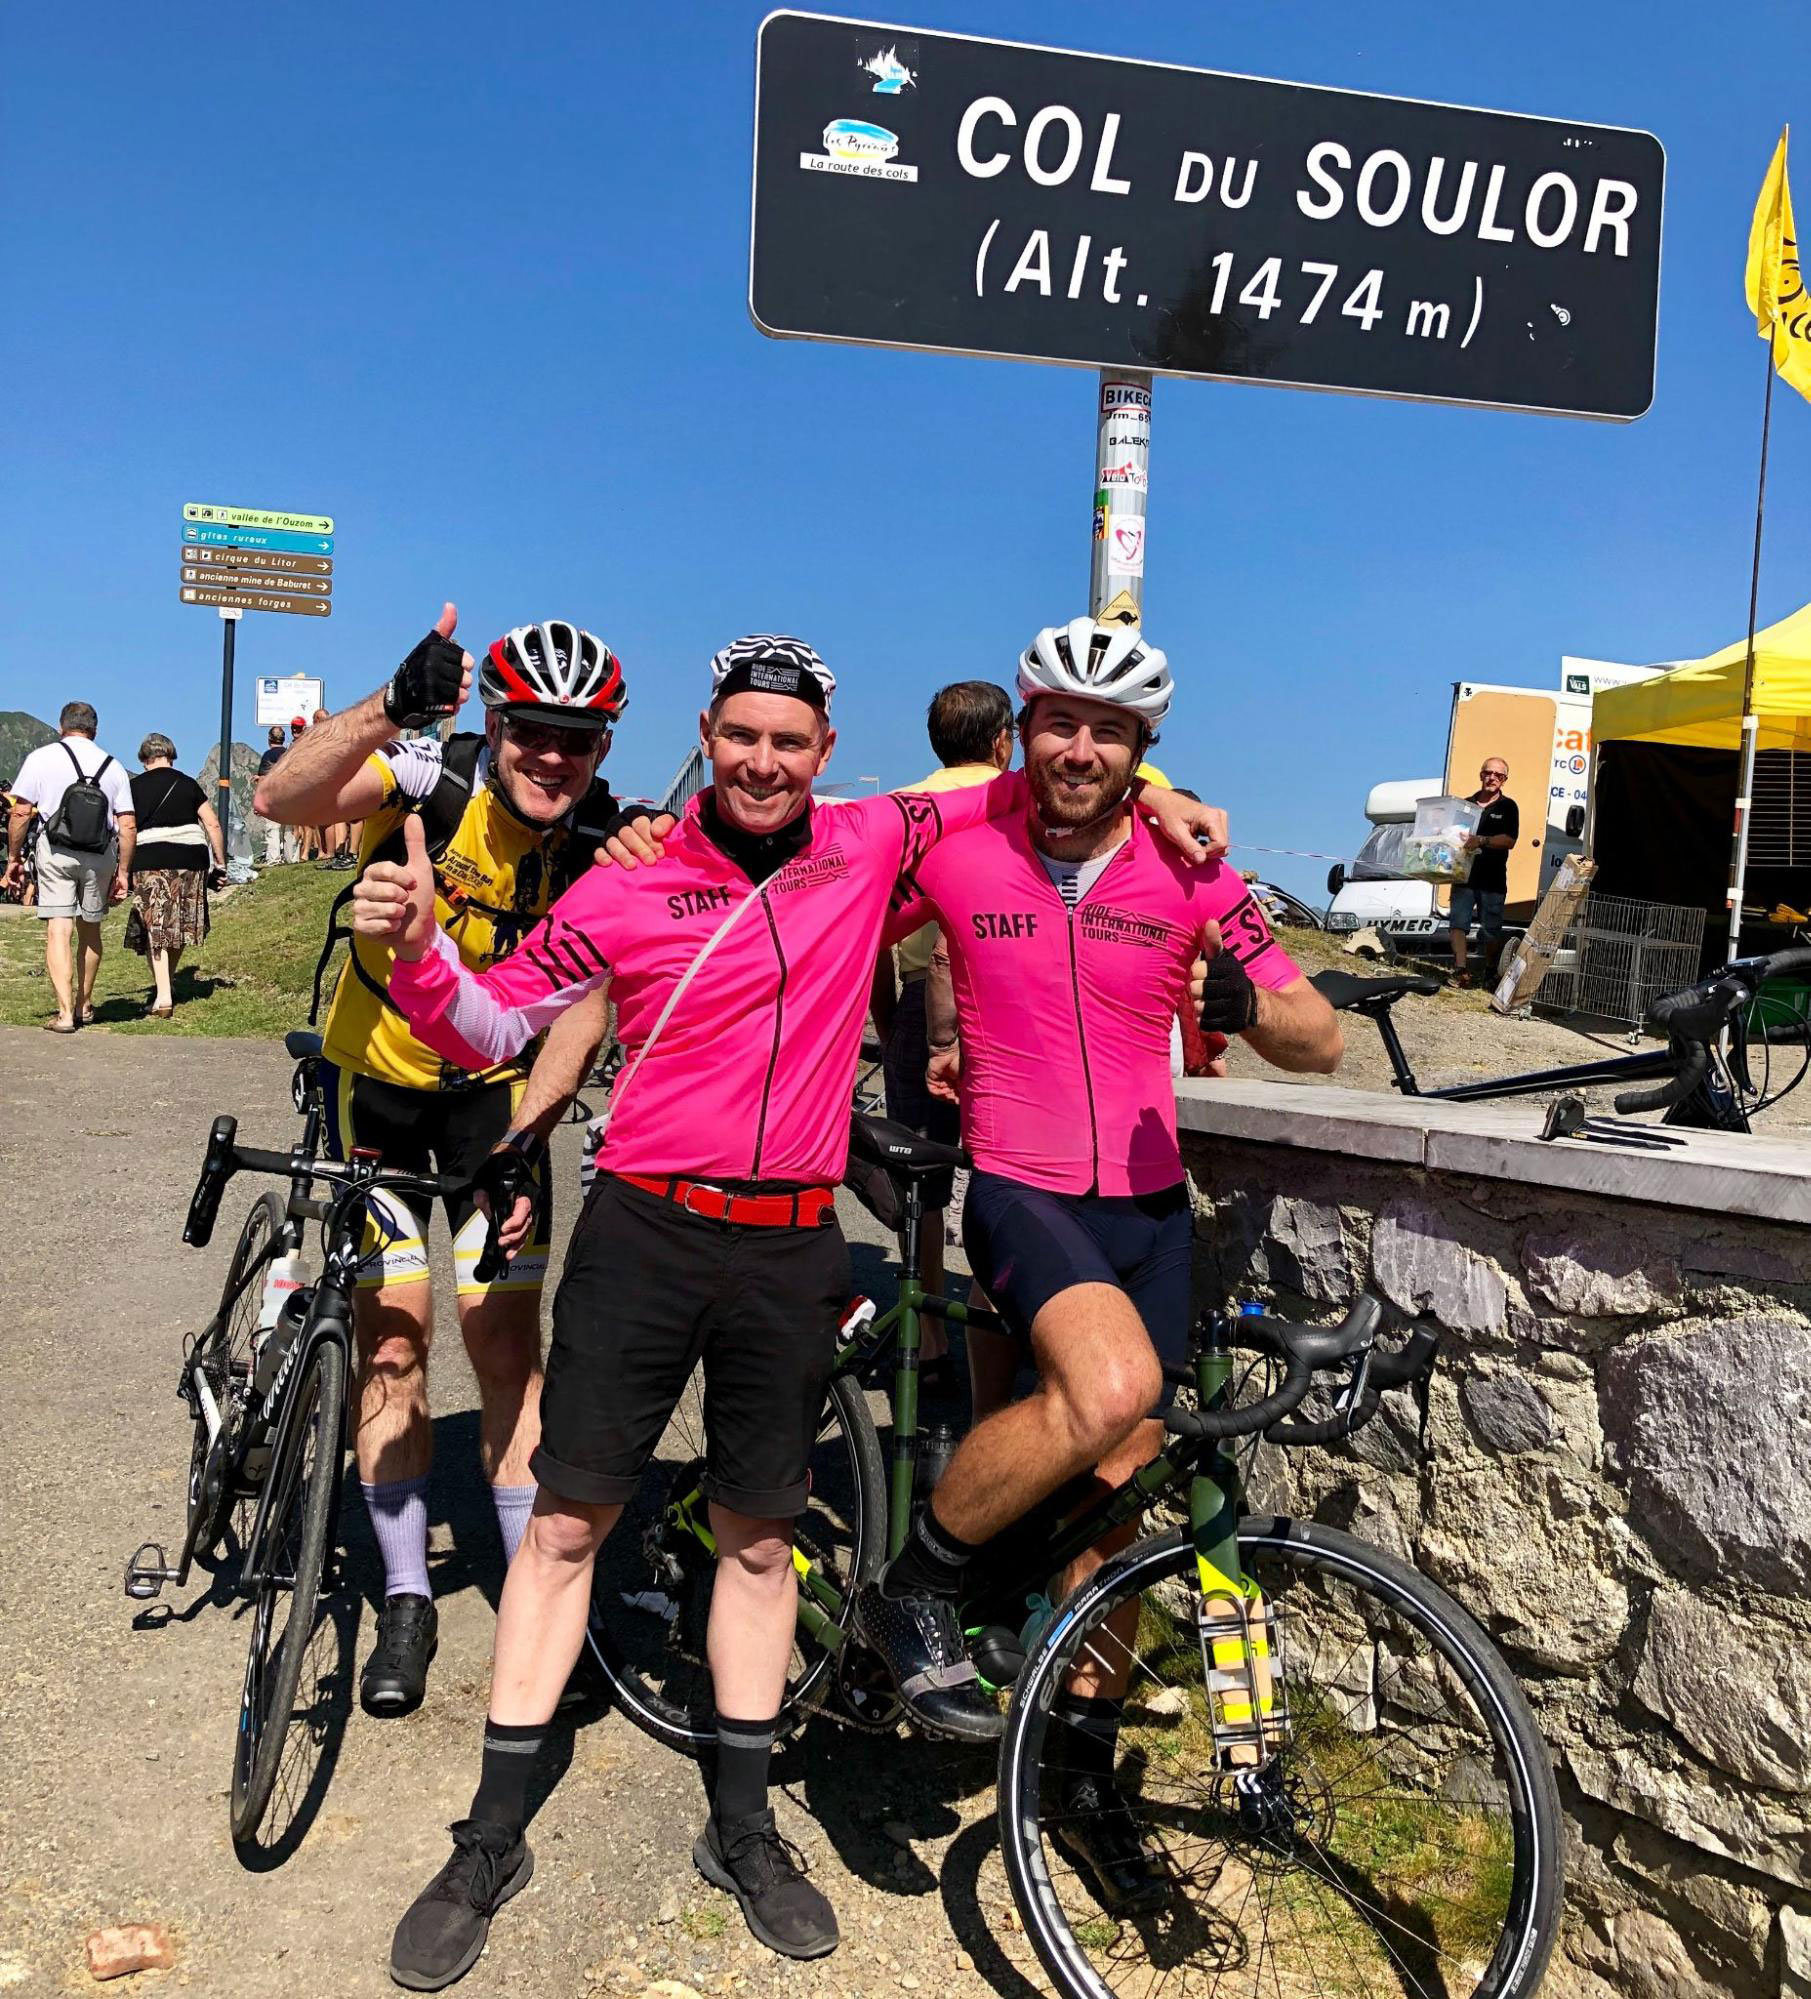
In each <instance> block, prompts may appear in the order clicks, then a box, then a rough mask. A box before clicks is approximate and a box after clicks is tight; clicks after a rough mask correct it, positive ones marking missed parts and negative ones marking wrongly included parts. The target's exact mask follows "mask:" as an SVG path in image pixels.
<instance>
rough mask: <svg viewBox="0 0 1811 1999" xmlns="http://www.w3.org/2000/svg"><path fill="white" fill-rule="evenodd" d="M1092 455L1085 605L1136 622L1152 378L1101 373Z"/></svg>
mask: <svg viewBox="0 0 1811 1999" xmlns="http://www.w3.org/2000/svg"><path fill="white" fill-rule="evenodd" d="M1096 446H1097V448H1096V451H1095V457H1094V465H1095V473H1094V562H1093V568H1092V571H1091V573H1090V576H1089V588H1088V607H1089V610H1090V612H1091V614H1092V615H1093V616H1094V617H1095V618H1096V619H1098V620H1101V621H1103V622H1106V623H1109V624H1121V625H1135V624H1137V623H1138V622H1139V621H1140V619H1141V618H1142V616H1143V613H1144V540H1145V512H1146V507H1147V504H1148V501H1149V497H1150V476H1151V378H1150V376H1149V375H1146V374H1140V373H1139V372H1138V371H1137V370H1135V369H1130V368H1103V369H1102V370H1101V371H1100V422H1099V428H1098V433H1097V437H1096Z"/></svg>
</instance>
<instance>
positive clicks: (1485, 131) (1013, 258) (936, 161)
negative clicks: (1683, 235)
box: [749, 13, 1665, 621]
mask: <svg viewBox="0 0 1811 1999" xmlns="http://www.w3.org/2000/svg"><path fill="white" fill-rule="evenodd" d="M1664 176H1665V156H1664V154H1663V152H1662V149H1661V146H1660V142H1659V141H1658V140H1657V139H1655V138H1654V137H1653V135H1652V134H1651V133H1647V132H1638V131H1629V130H1626V129H1624V128H1622V127H1617V126H1604V125H1588V124H1581V123H1576V122H1568V121H1565V120H1559V119H1551V118H1535V117H1528V116H1523V115H1519V114H1512V113H1507V112H1496V111H1477V110H1468V109H1465V108H1463V107H1459V106H1455V105H1446V104H1430V103H1422V102H1418V101H1415V100H1412V99H1408V98H1398V97H1381V96H1374V95H1371V94H1369V93H1366V92H1360V91H1349V90H1328V89H1320V88H1315V87H1311V86H1308V85H1303V84H1292V83H1277V82H1271V81H1267V80H1264V79H1261V78H1257V77H1242V76H1227V75H1222V74H1219V73H1216V72H1213V71H1207V70H1192V69H1182V68H1178V67H1175V66H1173V65H1169V64H1163V63H1147V62H1130V61H1126V60H1123V59H1121V58H1119V57H1114V56H1094V55H1077V54H1072V53H1068V52H1065V51H1062V50H1057V49H1044V48H1032V47H1027V46H1025V45H1023V44H1020V43H1009V42H992V41H982V40H978V39H976V38H974V37H972V36H965V35H951V34H931V33H924V32H921V31H919V30H917V29H913V28H901V27H894V26H888V25H885V24H880V23H870V22H861V21H846V20H835V19H830V18H828V17H825V16H821V15H808V14H795V13H777V14H771V15H769V16H768V18H767V19H766V20H765V21H764V22H763V23H762V25H761V29H760V33H759V37H758V41H757V51H756V89H755V153H754V201H753V221H752V231H751V240H750V255H749V310H750V312H751V313H752V315H753V317H754V320H755V324H756V325H757V326H758V327H759V328H760V329H761V331H762V332H764V333H768V334H772V335H774V336H776V337H780V338H797V339H812V340H838V341H853V342H858V343H863V344H867V345H872V346H890V347H911V348H919V349H924V350H927V351H933V352H942V353H955V354H971V355H993V356H998V357H1001V358H1004V359H1012V360H1021V361H1047V362H1055V363H1058V364H1064V365H1068V366H1073V367H1084V368H1090V369H1094V370H1097V371H1098V372H1099V377H1100V388H1101V402H1100V409H1099V436H1098V442H1099V446H1100V451H1099V456H1098V458H1097V461H1096V480H1095V485H1094V538H1093V543H1092V553H1093V595H1094V602H1095V609H1096V614H1097V615H1102V616H1110V617H1111V616H1119V617H1125V618H1128V619H1129V620H1132V621H1136V619H1137V618H1138V616H1139V611H1140V606H1141V603H1142V598H1143V585H1144V575H1145V569H1146V547H1145V518H1146V512H1147V501H1148V493H1149V454H1150V415H1151V408H1150V404H1151V384H1152V379H1153V377H1154V376H1158V375H1178V376H1186V377H1192V378H1196V379H1205V380H1211V381H1236V382H1252V383H1260V384H1267V385H1269V386H1272V387H1279V388H1297V389H1329V390H1337V391H1341V392H1344V393H1347V394H1353V395H1371V396H1389V397H1396V398H1403V399H1408V400H1413V401H1430V402H1453V403H1462V404H1467V405H1470V406H1472V407H1475V408H1488V409H1507V410H1526V411H1533V412H1538V413H1542V414H1547V415H1556V416H1578V417H1595V418H1599V419H1602V420H1605V421H1608V422H1616V423H1626V422H1629V421H1631V420H1632V419H1634V418H1636V417H1639V416H1640V415H1642V414H1643V413H1644V412H1645V410H1646V409H1647V407H1648V405H1649V404H1650V402H1651V401H1652V399H1653V387H1654V350H1655V331H1656V323H1657V317H1658V311H1659V286H1660V220H1661V203H1662V195H1663V184H1664ZM1115 522H1117V523H1118V525H1117V526H1115V525H1114V523H1115Z"/></svg>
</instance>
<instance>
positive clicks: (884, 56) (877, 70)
mask: <svg viewBox="0 0 1811 1999" xmlns="http://www.w3.org/2000/svg"><path fill="white" fill-rule="evenodd" d="M862 68H863V69H865V70H866V71H867V73H868V74H869V75H870V76H871V77H872V78H873V79H874V94H875V96H876V97H897V96H898V95H899V93H900V92H901V91H902V90H910V89H911V87H912V86H913V84H915V83H916V82H917V81H918V73H917V71H916V70H910V69H907V68H906V66H905V64H904V63H902V62H901V61H900V60H899V50H898V48H897V47H894V48H890V49H881V50H879V51H878V52H877V53H875V54H874V55H871V56H870V57H869V58H868V60H867V61H866V62H865V63H863V64H862Z"/></svg>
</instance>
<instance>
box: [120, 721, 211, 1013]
mask: <svg viewBox="0 0 1811 1999" xmlns="http://www.w3.org/2000/svg"><path fill="white" fill-rule="evenodd" d="M138 760H139V763H140V764H141V765H142V766H143V769H142V770H141V771H140V772H139V774H138V776H137V777H135V778H134V779H133V780H132V803H133V806H134V808H135V810H136V812H137V816H138V843H137V846H136V848H135V849H134V851H133V856H132V915H131V916H130V917H128V918H127V921H126V942H127V944H128V945H129V946H130V947H131V948H132V949H133V950H135V951H142V952H143V953H144V955H145V956H146V957H147V958H148V959H149V960H150V963H151V980H152V986H153V991H152V995H151V1017H152V1019H154V1020H168V1019H169V1018H170V1015H171V1014H172V1013H173V1012H174V1011H175V1009H176V995H175V989H174V984H173V981H174V978H175V974H176V967H177V966H178V965H179V964H180V963H181V962H182V954H183V952H184V951H186V950H188V949H189V948H190V946H192V945H195V944H199V943H200V942H201V940H202V939H203V938H204V937H205V936H206V935H207V934H208V897H207V891H208V869H209V867H210V866H211V867H212V868H213V871H214V874H215V875H216V877H217V878H218V880H220V881H224V880H225V879H226V836H225V834H224V833H223V832H222V831H221V827H220V817H219V814H218V813H216V812H215V810H214V808H213V807H212V806H211V805H210V804H209V803H208V802H207V793H206V792H204V791H203V790H202V788H201V786H200V785H198V784H197V783H196V782H195V780H194V779H193V778H192V777H190V776H188V775H187V774H186V773H185V772H183V771H179V770H178V769H177V768H176V745H175V744H174V743H173V742H171V740H170V739H169V737H168V736H163V735H158V734H155V733H153V734H151V735H149V736H147V737H146V738H145V739H144V741H143V742H142V743H140V744H139V746H138ZM134 919H136V921H135V920H134ZM135 932H136V934H134V933H135Z"/></svg>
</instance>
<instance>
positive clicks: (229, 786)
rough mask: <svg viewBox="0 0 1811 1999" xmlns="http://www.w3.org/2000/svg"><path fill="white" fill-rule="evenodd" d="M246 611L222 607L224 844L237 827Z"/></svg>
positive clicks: (221, 835) (221, 803)
mask: <svg viewBox="0 0 1811 1999" xmlns="http://www.w3.org/2000/svg"><path fill="white" fill-rule="evenodd" d="M244 615H245V613H244V612H243V611H239V610H226V609H222V611H221V613H220V624H221V633H220V775H219V779H218V783H219V786H220V839H221V843H222V845H223V846H224V844H225V843H226V842H227V840H228V839H229V838H230V837H231V834H232V830H233V638H234V634H235V633H236V632H237V631H238V629H239V620H240V619H241V618H242V617H243V616H244Z"/></svg>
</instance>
